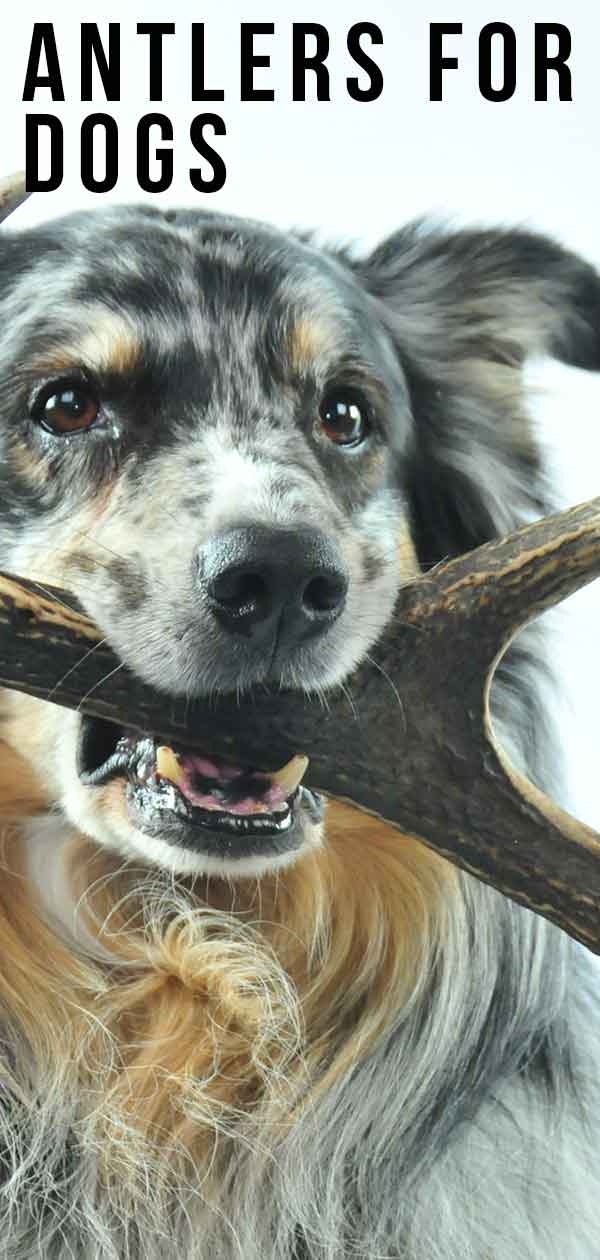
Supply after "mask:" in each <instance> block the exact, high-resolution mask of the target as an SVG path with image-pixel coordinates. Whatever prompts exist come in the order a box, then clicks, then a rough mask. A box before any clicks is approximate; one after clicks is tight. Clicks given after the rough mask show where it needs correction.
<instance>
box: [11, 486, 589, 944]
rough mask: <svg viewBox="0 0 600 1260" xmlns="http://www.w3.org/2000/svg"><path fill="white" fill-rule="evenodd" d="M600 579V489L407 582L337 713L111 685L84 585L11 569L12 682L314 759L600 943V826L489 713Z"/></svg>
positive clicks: (233, 745)
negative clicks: (516, 639)
mask: <svg viewBox="0 0 600 1260" xmlns="http://www.w3.org/2000/svg"><path fill="white" fill-rule="evenodd" d="M598 575H600V498H599V499H594V500H592V501H591V502H590V503H585V504H582V505H581V506H579V507H577V508H573V509H571V510H570V511H568V512H563V513H560V514H558V515H556V516H553V517H548V518H547V519H545V520H542V521H538V522H536V523H535V524H533V525H529V526H526V527H525V528H523V529H520V530H518V531H516V532H515V533H513V534H510V535H509V536H507V537H506V538H502V539H499V540H497V541H494V542H491V543H488V544H486V545H485V546H483V547H480V548H478V549H477V550H476V551H473V552H470V553H469V554H468V555H466V556H462V557H460V558H459V559H457V560H452V561H450V562H448V563H445V564H443V565H439V566H438V567H437V568H436V569H434V570H432V571H431V572H429V573H427V574H426V575H424V576H422V577H419V578H417V579H415V581H413V582H411V583H410V584H409V585H407V586H406V587H404V588H403V590H402V591H401V592H400V596H399V599H398V602H397V605H396V609H395V613H394V617H393V619H392V622H391V624H390V626H389V627H388V629H387V631H386V633H385V635H384V636H383V638H382V639H381V640H380V642H379V643H378V645H377V649H376V650H377V657H378V659H377V663H370V664H365V665H363V666H361V667H360V669H358V670H357V671H356V673H355V674H354V675H353V677H352V680H351V687H352V707H351V706H350V703H349V701H348V698H347V696H346V694H344V693H342V692H341V691H340V692H334V693H332V694H331V695H330V697H329V705H328V711H327V714H326V715H325V714H324V712H323V708H322V706H321V704H320V702H319V701H318V700H317V699H311V698H307V697H305V696H302V695H300V694H297V693H295V692H287V693H285V692H283V693H282V692H280V691H277V692H274V693H266V692H265V693H264V694H263V693H262V692H261V693H260V694H258V693H257V694H254V693H253V694H252V695H249V696H248V697H246V698H245V699H243V701H242V702H241V703H240V702H238V700H237V699H236V698H235V697H233V696H223V697H221V699H220V700H219V701H218V702H215V701H211V702H210V704H209V703H208V702H200V701H198V702H196V703H195V704H194V706H193V707H192V706H188V705H185V704H184V703H183V701H182V702H181V704H180V705H179V708H177V706H175V707H173V706H172V705H171V704H169V705H168V706H167V705H165V702H164V697H163V696H161V695H160V694H158V693H156V692H153V691H152V690H151V689H150V688H148V687H146V686H145V685H144V684H142V683H140V682H139V680H138V679H137V678H136V677H135V676H134V675H133V674H131V673H130V672H129V671H128V670H127V669H126V668H124V667H123V668H121V669H120V670H119V671H118V672H117V673H116V674H114V675H113V676H112V677H111V678H110V679H108V677H107V676H108V675H109V674H110V673H111V671H113V670H114V669H115V667H116V666H117V665H118V664H119V662H118V660H117V658H116V657H115V656H114V654H113V653H112V652H111V650H110V648H109V647H108V646H107V645H106V644H105V643H101V642H100V640H101V638H102V634H101V631H100V630H99V629H98V628H97V627H96V626H95V624H94V623H93V622H92V621H91V620H90V619H89V618H88V617H87V616H86V614H85V613H84V611H83V609H81V607H80V606H79V605H78V604H77V601H75V600H74V599H73V598H72V597H71V596H70V595H68V594H65V593H64V592H62V591H57V590H53V589H52V588H46V589H45V590H41V589H40V587H39V586H37V585H36V584H35V583H32V582H29V581H21V580H19V579H17V578H13V577H11V576H9V575H7V574H0V685H4V686H6V687H12V688H16V689H17V690H21V691H25V692H28V693H29V694H32V695H36V696H40V697H41V698H43V699H46V700H52V701H54V702H55V703H57V704H62V705H66V706H67V707H70V708H80V709H81V710H82V711H83V712H85V713H92V714H95V715H97V716H99V717H104V718H108V719H109V720H112V721H114V722H116V723H118V724H119V725H123V726H127V727H133V728H136V729H139V730H140V731H152V732H154V733H155V734H156V735H158V736H160V737H161V738H163V739H165V740H166V741H170V742H173V743H180V744H184V745H185V746H186V747H196V748H199V749H202V750H203V751H205V752H207V753H210V755H211V756H213V757H214V756H219V755H221V756H223V757H226V758H229V759H231V758H232V757H234V758H235V759H236V760H237V759H240V760H241V761H242V762H246V764H251V765H253V766H255V767H256V768H259V769H264V770H272V769H274V768H276V767H277V766H279V765H281V764H282V763H283V761H286V760H288V759H289V757H290V756H292V755H293V754H294V753H295V752H299V751H302V752H305V753H306V754H307V755H308V756H309V758H310V765H309V769H308V772H307V775H306V782H307V783H308V785H309V786H312V787H314V788H315V789H320V790H321V791H323V792H325V793H326V794H328V795H331V796H335V797H338V798H342V799H345V800H348V801H350V802H351V803H352V804H354V805H356V806H357V807H359V808H361V809H364V810H366V811H368V812H370V813H373V814H376V815H377V816H379V817H380V818H382V819H384V820H385V821H386V822H387V823H389V825H390V826H393V827H396V828H398V830H399V831H401V832H403V833H404V834H408V835H411V836H414V837H416V838H417V839H419V840H421V841H423V842H424V843H425V844H427V845H429V846H430V847H431V848H434V849H436V850H437V851H438V852H440V853H442V854H443V855H444V856H445V857H447V858H448V859H449V860H450V861H452V862H454V863H456V864H457V865H458V866H460V867H462V868H463V869H465V870H467V871H469V872H470V873H471V874H473V875H476V876H477V877H478V878H480V879H483V880H485V881H486V882H487V883H490V884H492V885H494V887H496V888H498V889H500V890H501V891H502V892H503V893H505V894H506V895H507V896H509V897H512V898H513V899H514V900H515V901H518V902H520V903H521V904H522V905H525V906H527V907H528V908H529V909H531V910H535V911H537V912H538V913H539V914H542V915H544V916H545V917H546V918H548V919H551V920H552V921H553V922H555V923H557V924H559V926H560V927H562V928H564V930H565V931H566V932H568V933H570V935H572V936H574V937H576V938H577V939H578V940H580V941H582V942H583V943H584V944H585V945H587V946H588V947H589V948H590V949H592V950H594V951H595V952H597V953H600V835H598V834H597V833H596V832H594V831H593V830H592V829H591V828H589V827H586V826H585V825H584V824H583V823H581V822H578V821H577V820H576V819H575V818H573V817H571V815H569V814H567V813H566V812H565V811H564V810H562V809H560V808H559V807H558V805H556V804H555V803H554V802H553V801H551V800H550V799H549V798H548V797H547V796H545V795H544V793H542V792H540V791H539V790H538V789H537V788H535V787H534V786H533V785H532V784H531V783H529V782H528V780H527V779H526V778H524V776H523V775H521V774H520V773H519V772H518V771H517V770H516V769H515V767H513V766H512V765H511V764H510V762H509V760H508V758H507V756H506V754H505V753H504V752H503V751H502V749H501V748H499V746H498V745H497V743H496V741H495V739H494V734H493V731H492V728H491V722H490V714H489V692H490V687H491V681H492V677H493V672H494V669H495V667H496V665H497V663H498V661H499V659H500V657H501V655H502V654H503V652H504V651H505V649H506V647H507V646H508V643H509V642H510V640H511V639H512V638H513V636H514V635H515V634H516V632H517V631H518V630H519V629H520V628H521V627H522V626H524V625H525V624H527V623H528V622H529V621H531V620H532V619H533V618H534V617H536V616H538V615H539V614H540V613H541V612H543V611H544V610H545V609H547V608H550V607H551V606H553V605H554V604H557V603H559V602H560V601H561V600H562V599H565V598H566V597H567V596H568V595H570V594H572V593H573V592H574V591H575V590H577V589H579V588H580V587H582V586H584V585H585V584H586V583H587V582H590V581H592V579H593V578H595V577H597V576H598ZM90 647H94V651H93V652H91V653H90V650H89V649H90ZM105 679H106V681H104V680H105ZM184 715H185V721H184ZM399 843H401V840H399Z"/></svg>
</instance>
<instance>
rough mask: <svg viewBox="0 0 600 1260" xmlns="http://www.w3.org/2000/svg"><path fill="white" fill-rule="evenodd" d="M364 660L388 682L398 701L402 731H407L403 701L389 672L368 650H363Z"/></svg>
mask: <svg viewBox="0 0 600 1260" xmlns="http://www.w3.org/2000/svg"><path fill="white" fill-rule="evenodd" d="M365 660H367V661H369V664H370V665H373V666H374V668H375V669H376V670H378V671H379V673H380V674H382V675H383V677H384V678H385V680H386V682H387V683H389V685H390V688H391V690H392V692H393V694H394V696H395V698H396V700H397V702H398V707H399V709H400V712H401V714H402V721H403V723H404V733H405V734H406V731H407V729H408V727H407V724H406V712H405V709H404V705H403V703H402V700H401V698H400V693H399V691H398V688H397V687H396V684H395V683H394V682H393V681H392V679H391V678H390V676H389V674H388V672H387V670H385V669H384V668H383V665H380V664H379V662H378V661H376V660H375V658H374V657H373V656H370V655H369V653H368V652H365Z"/></svg>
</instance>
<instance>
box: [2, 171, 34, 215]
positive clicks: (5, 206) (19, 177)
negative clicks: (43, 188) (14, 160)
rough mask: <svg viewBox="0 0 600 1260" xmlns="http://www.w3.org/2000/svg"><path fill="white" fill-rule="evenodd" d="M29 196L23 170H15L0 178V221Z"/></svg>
mask: <svg viewBox="0 0 600 1260" xmlns="http://www.w3.org/2000/svg"><path fill="white" fill-rule="evenodd" d="M30 196H31V194H30V193H28V192H27V189H26V188H25V171H17V172H16V173H15V174H14V175H7V176H5V177H4V179H0V223H2V222H3V220H4V219H7V218H8V216H9V214H12V212H13V210H16V209H18V207H19V206H21V205H22V204H23V202H24V201H27V198H28V197H30Z"/></svg>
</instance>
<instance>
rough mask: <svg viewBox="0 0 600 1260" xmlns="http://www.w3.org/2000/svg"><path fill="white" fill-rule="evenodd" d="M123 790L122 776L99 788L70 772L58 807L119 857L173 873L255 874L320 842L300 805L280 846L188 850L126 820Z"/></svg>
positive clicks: (317, 825)
mask: <svg viewBox="0 0 600 1260" xmlns="http://www.w3.org/2000/svg"><path fill="white" fill-rule="evenodd" d="M126 794H127V784H126V781H125V780H124V779H123V778H117V779H113V780H112V781H111V782H110V783H107V784H105V785H104V787H97V788H89V787H84V786H83V785H82V784H81V783H80V782H79V781H78V779H77V777H76V775H73V776H72V777H71V782H70V783H69V784H68V785H67V786H66V790H65V792H64V796H63V807H64V811H65V814H66V816H67V818H68V819H69V821H70V822H72V823H73V824H74V825H75V826H76V827H77V828H78V830H79V831H81V832H83V833H84V834H85V835H87V836H89V837H90V838H91V839H93V840H96V841H97V842H98V843H99V844H101V845H104V846H105V847H107V848H109V849H112V850H113V851H114V852H117V853H119V854H120V855H121V856H122V857H124V858H130V859H131V858H137V859H142V860H143V861H145V862H147V863H149V864H151V865H154V866H160V867H162V868H163V869H164V870H167V871H170V872H171V873H172V874H174V875H211V876H217V877H222V878H225V879H236V878H248V877H251V878H260V877H261V876H264V875H267V874H271V873H273V872H275V871H277V870H279V869H282V868H284V867H286V866H290V865H291V864H292V863H293V862H295V861H297V860H298V859H299V858H300V857H301V856H302V854H304V853H306V852H308V851H309V850H313V849H315V848H317V847H318V846H319V845H320V844H321V841H322V836H323V825H322V823H314V822H312V821H311V820H310V818H309V816H308V810H307V809H306V807H304V806H302V805H301V806H300V809H299V810H298V813H297V815H296V820H295V822H294V825H293V829H292V835H291V836H290V837H289V839H288V841H287V847H286V848H285V849H283V850H279V851H273V850H271V851H270V850H269V849H268V848H267V849H266V850H265V851H261V847H260V841H258V842H257V845H256V850H255V851H254V852H252V851H247V852H246V853H243V854H241V855H236V854H235V852H232V851H231V850H230V849H228V848H227V846H226V845H225V843H223V852H222V856H220V854H219V853H218V852H216V851H215V848H216V846H215V843H214V840H213V844H212V846H211V852H208V851H207V849H206V848H201V847H197V848H196V847H194V848H191V847H189V846H187V845H186V846H184V845H182V844H178V843H173V841H172V840H168V839H166V838H165V839H163V838H162V837H161V834H160V832H159V831H158V832H157V833H156V834H154V835H149V834H147V833H146V832H145V831H142V830H141V829H140V828H138V827H136V826H135V825H134V824H133V823H132V821H131V818H130V815H129V810H128V806H127V801H126Z"/></svg>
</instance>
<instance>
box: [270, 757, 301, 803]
mask: <svg viewBox="0 0 600 1260" xmlns="http://www.w3.org/2000/svg"><path fill="white" fill-rule="evenodd" d="M307 766H308V757H303V756H302V755H301V754H300V753H296V755H295V757H292V759H291V761H288V763H287V765H285V766H282V768H281V770H276V771H275V773H274V774H272V775H271V779H272V782H273V783H274V784H275V783H276V784H277V786H278V787H280V788H281V791H282V792H283V794H284V796H291V795H292V792H295V791H296V788H297V787H298V784H299V783H301V782H302V779H303V778H304V775H305V774H306V767H307Z"/></svg>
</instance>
